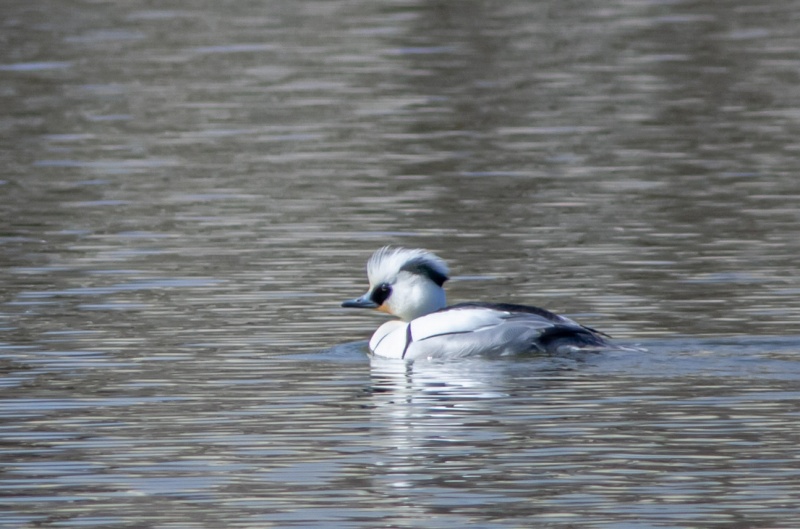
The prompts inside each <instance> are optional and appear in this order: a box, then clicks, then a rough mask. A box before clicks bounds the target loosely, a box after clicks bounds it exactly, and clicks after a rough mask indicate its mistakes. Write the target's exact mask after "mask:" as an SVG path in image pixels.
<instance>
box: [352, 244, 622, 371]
mask: <svg viewBox="0 0 800 529" xmlns="http://www.w3.org/2000/svg"><path fill="white" fill-rule="evenodd" d="M367 277H368V279H369V290H367V292H366V293H365V294H364V295H363V296H361V297H359V298H356V299H351V300H347V301H344V302H342V304H341V306H342V307H344V308H359V309H375V310H378V311H380V312H384V313H386V314H389V315H391V316H394V317H395V318H397V319H394V320H390V321H388V322H386V323H384V324H383V325H381V326H380V327H378V329H377V330H376V331H375V333H374V334H373V335H372V337H371V338H370V340H369V350H370V353H371V354H373V355H375V356H378V357H385V358H395V359H402V360H406V361H413V360H415V359H418V358H430V359H433V358H460V357H465V356H472V355H490V356H507V355H518V354H524V353H545V354H560V353H566V352H576V351H599V350H603V349H607V348H612V347H613V345H612V343H611V342H610V341H609V340H608V339H609V338H610V336H608V335H607V334H605V333H602V332H600V331H597V330H595V329H592V328H590V327H587V326H585V325H581V324H580V323H577V322H576V321H574V320H572V319H570V318H567V317H566V316H561V315H559V314H556V313H554V312H550V311H549V310H546V309H543V308H539V307H534V306H529V305H518V304H514V303H489V302H466V303H458V304H456V305H449V306H448V305H447V298H446V295H445V290H444V283H445V282H446V281H447V280H448V279H449V278H450V270H449V268H448V266H447V264H446V263H445V262H444V260H442V259H441V258H440V257H439V256H437V255H436V254H434V253H431V252H430V251H427V250H423V249H409V248H402V247H391V246H385V247H383V248H380V249H379V250H377V251H376V252H375V253H373V254H372V256H371V257H370V258H369V260H368V261H367Z"/></svg>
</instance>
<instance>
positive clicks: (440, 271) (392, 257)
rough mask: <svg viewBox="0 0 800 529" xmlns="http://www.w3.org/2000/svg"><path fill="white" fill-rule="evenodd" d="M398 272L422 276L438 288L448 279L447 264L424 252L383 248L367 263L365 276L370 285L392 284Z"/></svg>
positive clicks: (389, 247)
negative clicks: (367, 277)
mask: <svg viewBox="0 0 800 529" xmlns="http://www.w3.org/2000/svg"><path fill="white" fill-rule="evenodd" d="M400 272H409V273H412V274H418V275H423V276H425V277H427V278H429V279H430V280H431V281H433V282H434V283H436V284H437V285H439V286H442V285H443V284H444V282H445V281H447V280H448V279H449V274H450V270H449V269H448V268H447V264H445V262H444V261H442V259H441V258H440V257H438V256H437V255H435V254H433V253H431V252H428V251H426V250H419V249H415V250H411V249H408V248H392V247H391V246H384V247H383V248H381V249H380V250H378V251H376V252H375V253H374V254H372V257H370V258H369V261H367V275H368V276H369V282H370V284H372V285H378V284H380V283H383V282H389V283H391V282H392V278H394V277H395V276H396V275H397V274H399V273H400Z"/></svg>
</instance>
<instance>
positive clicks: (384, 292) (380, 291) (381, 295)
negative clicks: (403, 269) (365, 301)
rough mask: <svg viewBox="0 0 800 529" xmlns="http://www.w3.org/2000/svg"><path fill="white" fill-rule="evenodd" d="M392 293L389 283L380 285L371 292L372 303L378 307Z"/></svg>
mask: <svg viewBox="0 0 800 529" xmlns="http://www.w3.org/2000/svg"><path fill="white" fill-rule="evenodd" d="M391 293H392V286H391V285H390V284H389V283H381V284H380V285H378V286H377V287H375V289H374V290H373V291H372V296H371V297H372V301H374V302H375V303H376V304H377V305H378V306H380V305H383V302H384V301H386V298H388V297H389V295H390V294H391Z"/></svg>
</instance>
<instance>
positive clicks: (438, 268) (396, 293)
mask: <svg viewBox="0 0 800 529" xmlns="http://www.w3.org/2000/svg"><path fill="white" fill-rule="evenodd" d="M449 273H450V272H449V270H448V269H447V265H446V264H445V262H444V261H442V260H441V259H440V258H439V257H437V256H436V255H434V254H432V253H430V252H427V251H425V250H410V249H407V248H390V247H388V246H386V247H383V248H381V249H380V250H378V251H377V252H375V253H374V254H372V257H370V258H369V261H368V262H367V277H368V278H369V290H368V291H367V293H366V294H364V295H363V296H361V297H360V298H357V299H352V300H349V301H345V302H344V303H342V307H353V308H369V309H377V310H379V311H381V312H386V313H388V314H392V315H394V316H397V317H398V318H400V319H401V320H403V321H411V320H413V319H415V318H419V317H420V316H424V315H426V314H430V313H431V312H436V311H437V310H439V309H442V308H444V307H445V305H446V298H445V293H444V288H442V285H444V282H445V281H447V280H448V279H449V278H448V274H449Z"/></svg>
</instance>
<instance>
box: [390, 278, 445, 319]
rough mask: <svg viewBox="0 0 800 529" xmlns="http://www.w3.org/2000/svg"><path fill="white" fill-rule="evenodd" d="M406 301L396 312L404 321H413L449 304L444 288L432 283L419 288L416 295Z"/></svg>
mask: <svg viewBox="0 0 800 529" xmlns="http://www.w3.org/2000/svg"><path fill="white" fill-rule="evenodd" d="M404 301H405V303H402V304H401V306H400V307H397V310H396V311H395V314H396V315H397V316H398V317H399V318H400V319H401V320H403V321H411V320H413V319H416V318H419V317H422V316H425V315H427V314H430V313H432V312H436V311H437V310H441V309H443V308H445V307H446V306H447V296H446V295H445V293H444V289H442V288H441V287H439V286H437V285H434V284H432V283H431V284H430V285H426V286H425V287H424V288H420V289H417V290H416V291H415V292H414V295H412V296H409V297H408V299H406V300H404Z"/></svg>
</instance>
